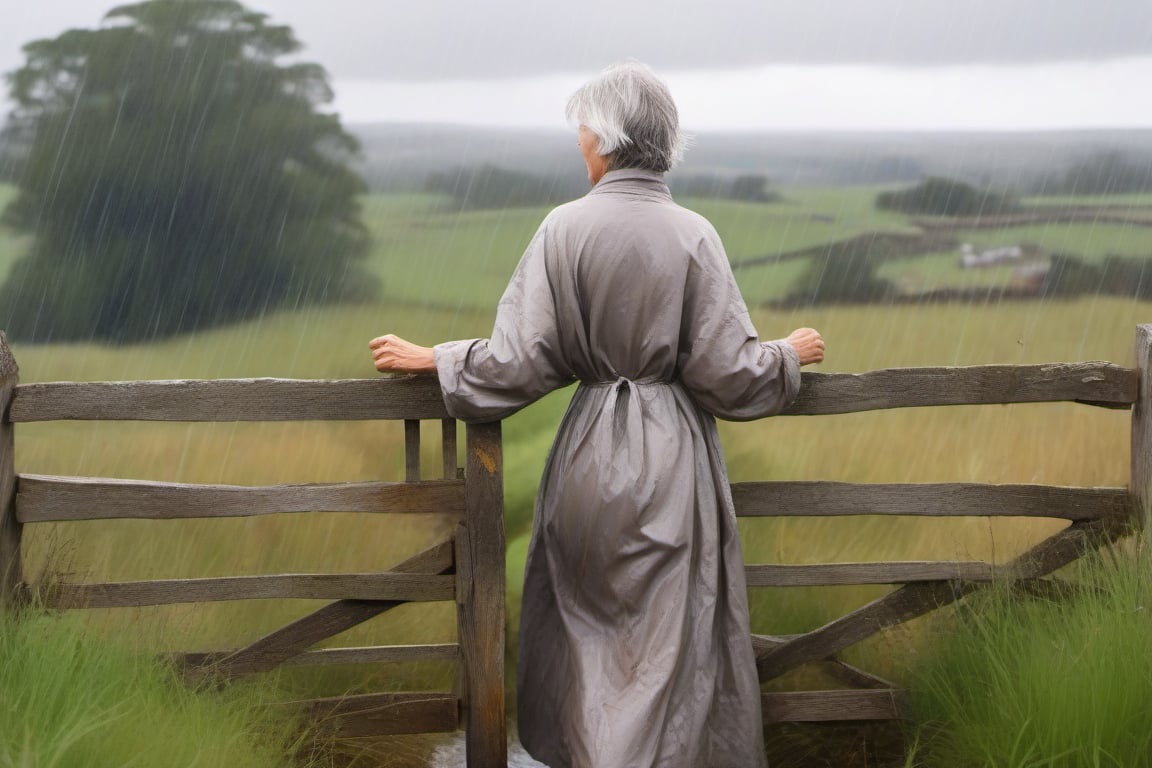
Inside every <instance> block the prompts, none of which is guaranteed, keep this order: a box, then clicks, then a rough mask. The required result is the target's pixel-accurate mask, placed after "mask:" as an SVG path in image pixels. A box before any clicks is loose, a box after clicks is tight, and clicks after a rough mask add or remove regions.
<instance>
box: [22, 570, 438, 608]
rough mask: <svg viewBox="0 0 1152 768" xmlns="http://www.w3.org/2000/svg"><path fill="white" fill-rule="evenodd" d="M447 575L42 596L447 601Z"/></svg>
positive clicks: (282, 577)
mask: <svg viewBox="0 0 1152 768" xmlns="http://www.w3.org/2000/svg"><path fill="white" fill-rule="evenodd" d="M455 589H456V585H455V579H453V578H452V577H451V576H428V575H424V574H413V573H341V574H328V573H323V574H317V573H291V574H276V575H273V576H226V577H222V578H211V579H166V580H158V581H121V582H110V583H105V584H55V585H53V586H52V587H51V588H50V589H48V590H45V592H44V595H43V599H44V602H45V605H46V606H47V607H50V608H126V607H133V606H142V605H168V604H172V603H207V602H221V601H227V600H268V599H297V600H338V599H352V600H403V601H408V602H411V601H434V600H451V599H453V596H454V594H455Z"/></svg>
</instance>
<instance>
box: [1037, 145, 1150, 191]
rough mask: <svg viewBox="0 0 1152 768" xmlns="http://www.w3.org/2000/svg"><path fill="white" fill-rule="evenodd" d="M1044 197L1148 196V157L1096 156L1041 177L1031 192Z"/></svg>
mask: <svg viewBox="0 0 1152 768" xmlns="http://www.w3.org/2000/svg"><path fill="white" fill-rule="evenodd" d="M1028 191H1029V192H1031V193H1033V194H1044V195H1122V194H1131V193H1141V192H1152V155H1147V154H1145V155H1141V154H1136V153H1131V152H1129V153H1125V152H1116V151H1106V152H1096V153H1093V154H1091V155H1088V156H1087V157H1084V158H1082V159H1080V160H1077V161H1076V162H1074V163H1073V164H1072V165H1071V166H1070V167H1069V168H1068V169H1067V170H1066V171H1064V172H1060V173H1053V174H1050V175H1047V176H1044V177H1042V178H1041V179H1040V180H1039V181H1038V182H1037V183H1036V184H1035V185H1033V188H1032V189H1029V190H1028Z"/></svg>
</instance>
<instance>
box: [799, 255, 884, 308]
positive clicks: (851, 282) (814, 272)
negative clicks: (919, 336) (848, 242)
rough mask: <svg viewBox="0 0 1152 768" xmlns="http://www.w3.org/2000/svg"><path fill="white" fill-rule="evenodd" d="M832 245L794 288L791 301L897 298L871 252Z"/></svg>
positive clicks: (851, 300) (832, 301)
mask: <svg viewBox="0 0 1152 768" xmlns="http://www.w3.org/2000/svg"><path fill="white" fill-rule="evenodd" d="M845 250H846V249H845V248H840V247H836V246H829V248H828V249H827V250H825V252H824V253H823V254H821V255H819V256H815V257H812V258H811V259H809V260H808V266H807V268H805V270H804V272H802V273H801V274H800V276H799V277H798V278H797V279H796V282H795V283H793V285H792V292H791V294H789V299H791V300H793V301H798V302H802V303H810V304H823V303H835V302H880V301H885V300H887V299H890V298H891V297H892V296H894V295H895V294H896V293H897V291H896V286H894V285H893V284H892V283H891V282H889V281H887V280H884V279H883V278H880V277H878V276H877V274H876V268H877V266H878V265H879V262H880V259H879V258H878V257H877V256H876V255H875V254H873V253H871V252H870V251H868V250H861V249H851V248H850V249H847V250H848V252H845Z"/></svg>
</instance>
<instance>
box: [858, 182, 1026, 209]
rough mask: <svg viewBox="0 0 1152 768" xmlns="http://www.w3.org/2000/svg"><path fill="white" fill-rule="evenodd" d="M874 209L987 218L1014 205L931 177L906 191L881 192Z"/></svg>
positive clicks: (1003, 199) (995, 195)
mask: <svg viewBox="0 0 1152 768" xmlns="http://www.w3.org/2000/svg"><path fill="white" fill-rule="evenodd" d="M876 207H877V208H879V209H881V210H886V211H901V212H904V213H920V214H925V215H928V216H979V215H982V214H983V215H985V216H989V215H993V214H997V213H1007V212H1009V211H1012V210H1014V209H1015V208H1016V202H1015V201H1014V200H1012V199H1011V198H1010V197H1008V196H1007V195H1000V194H996V193H994V192H989V191H988V190H982V189H977V188H976V187H973V186H972V185H970V184H965V183H964V182H962V181H955V180H953V179H945V178H941V177H939V176H932V177H929V178H927V179H925V180H924V181H922V182H920V183H919V184H917V185H916V186H914V187H910V188H909V189H901V190H894V191H889V192H881V193H880V194H879V195H877V196H876Z"/></svg>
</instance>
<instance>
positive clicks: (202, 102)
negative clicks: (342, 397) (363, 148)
mask: <svg viewBox="0 0 1152 768" xmlns="http://www.w3.org/2000/svg"><path fill="white" fill-rule="evenodd" d="M105 22H106V23H105V24H104V25H103V26H101V27H100V28H99V29H74V30H70V31H68V32H65V33H63V34H62V35H60V36H59V37H57V38H55V39H51V40H37V41H34V42H32V43H29V44H28V45H26V46H25V47H24V52H25V54H26V56H27V61H26V63H25V64H24V66H23V67H21V68H20V69H18V70H16V71H15V72H13V73H12V74H11V75H10V83H11V98H12V100H13V102H15V104H16V107H15V109H14V110H13V112H12V114H11V116H10V122H9V125H8V127H7V128H6V134H7V136H8V138H9V140H10V141H12V142H15V143H16V144H18V145H20V146H23V147H25V148H26V153H25V154H24V155H23V157H22V160H21V161H20V163H19V168H18V174H17V178H18V184H19V188H20V191H19V195H18V197H17V198H16V199H15V200H14V201H13V202H12V203H11V204H10V205H9V206H8V208H7V210H6V212H5V221H6V223H8V224H10V225H12V226H14V227H16V228H17V229H19V230H22V231H25V232H29V233H32V234H34V235H35V242H34V244H33V246H32V248H31V249H30V252H29V253H28V254H27V255H26V256H25V257H24V258H23V259H22V260H21V261H20V262H19V263H17V264H16V265H15V266H14V268H13V270H12V272H11V274H10V276H9V279H8V281H7V283H6V284H5V285H4V286H3V289H0V307H3V308H4V316H0V323H2V324H4V325H6V326H7V328H8V329H9V330H10V331H11V332H12V334H13V335H14V336H16V337H18V338H34V339H37V340H62V339H88V338H96V339H103V340H113V341H134V340H140V339H146V338H150V337H154V336H162V335H167V334H172V333H177V332H181V331H188V330H193V329H196V328H202V327H206V326H210V325H213V324H218V323H223V322H227V321H231V320H235V319H238V318H243V317H248V316H252V315H255V314H258V313H260V312H262V311H264V310H265V309H267V308H269V307H274V306H283V305H288V306H296V305H298V304H300V303H303V302H315V301H335V300H346V299H353V298H364V297H366V296H368V295H371V294H372V292H373V285H374V283H373V281H372V280H371V279H369V278H368V277H367V275H366V273H364V272H363V270H362V267H361V261H362V259H363V257H364V256H365V254H366V251H367V245H368V236H367V231H366V229H365V228H364V226H363V225H362V223H361V222H360V218H359V207H358V203H357V195H359V194H360V193H362V192H363V191H364V185H363V182H362V181H361V180H360V178H359V177H358V176H356V175H355V174H354V173H353V172H352V171H350V170H349V169H348V167H347V165H346V162H347V160H348V158H349V157H350V156H351V155H353V154H354V153H355V152H356V150H357V145H356V142H355V140H354V139H353V138H352V137H351V136H349V135H348V134H347V133H345V132H344V131H343V129H342V128H341V126H340V122H339V119H338V118H337V117H336V116H334V115H329V114H324V113H321V112H318V111H317V109H316V108H317V107H318V106H319V105H321V104H324V103H326V102H328V101H330V100H331V97H332V93H331V90H330V89H329V87H328V83H327V78H326V74H325V72H324V70H323V69H322V68H321V67H319V66H317V65H315V64H308V63H291V64H282V63H279V61H278V60H279V59H280V58H282V57H284V56H287V55H290V54H293V53H295V52H296V51H297V50H298V49H299V47H300V45H299V43H298V42H297V41H296V39H295V37H294V36H293V34H292V31H291V29H290V28H288V27H286V26H275V25H272V24H269V23H267V21H266V18H265V16H264V15H262V14H259V13H254V12H251V11H248V10H246V9H245V8H244V7H243V6H242V5H240V4H239V3H237V2H234V1H233V0H204V1H202V2H194V3H193V2H179V1H178V0H152V1H151V2H144V3H138V4H134V5H125V6H120V7H118V8H115V9H113V10H112V11H110V12H109V13H108V14H107V15H106V16H105Z"/></svg>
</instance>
